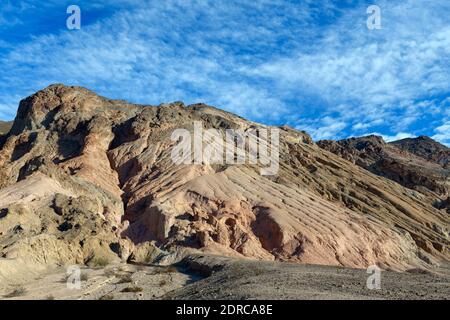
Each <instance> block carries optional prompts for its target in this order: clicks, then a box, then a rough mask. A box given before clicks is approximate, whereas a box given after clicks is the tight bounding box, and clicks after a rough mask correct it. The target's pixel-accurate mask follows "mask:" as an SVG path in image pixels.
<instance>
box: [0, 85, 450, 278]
mask: <svg viewBox="0 0 450 320" xmlns="http://www.w3.org/2000/svg"><path fill="white" fill-rule="evenodd" d="M194 121H201V122H202V124H203V127H204V128H205V130H206V129H208V128H216V129H221V130H225V129H231V128H235V129H237V128H239V129H242V130H250V129H254V128H263V127H264V126H262V125H259V124H256V123H253V122H250V121H246V120H245V119H242V118H240V117H237V116H235V115H233V114H230V113H226V112H224V111H221V110H218V109H216V108H213V107H210V106H207V105H203V104H196V105H190V106H185V105H183V104H182V103H172V104H163V105H160V106H142V105H132V104H129V103H126V102H124V101H116V100H109V99H106V98H103V97H100V96H98V95H96V94H95V93H93V92H91V91H89V90H86V89H83V88H79V87H66V86H63V85H53V86H50V87H48V88H46V89H45V90H42V91H39V92H37V93H36V94H34V95H32V96H30V97H28V98H26V99H25V100H23V101H22V102H21V103H20V106H19V110H18V113H17V117H16V119H15V121H14V125H13V127H12V129H11V131H10V133H9V134H8V135H7V136H6V137H5V138H4V139H3V140H2V142H1V144H0V209H1V214H0V257H3V258H4V259H0V276H1V275H2V272H3V275H5V274H7V272H8V271H7V270H12V269H13V268H12V267H11V264H13V263H18V262H20V264H21V265H22V266H25V267H26V266H27V265H31V264H33V265H39V266H48V265H55V264H59V265H61V264H67V263H87V264H102V263H105V261H113V260H115V259H123V260H126V259H128V258H129V257H134V258H133V259H140V260H142V259H145V258H142V257H146V256H152V255H153V251H154V246H153V244H154V245H156V246H158V247H159V248H160V249H163V250H166V251H171V252H174V254H179V253H180V252H184V251H192V250H199V251H204V252H209V253H216V254H220V255H226V256H234V257H248V258H255V259H263V260H282V261H293V262H302V263H315V264H327V265H341V266H350V267H367V266H369V265H372V264H375V263H377V264H378V265H380V266H382V267H384V268H390V269H394V270H405V269H408V268H411V267H423V268H428V267H430V266H431V265H432V264H435V263H438V262H439V261H441V260H448V259H449V251H448V244H449V234H448V227H449V216H448V214H447V213H446V212H445V211H443V210H439V209H438V208H436V207H434V206H432V205H431V203H432V202H433V200H434V198H433V197H432V196H431V195H430V194H428V193H420V192H417V191H414V190H410V189H407V188H405V187H404V186H402V185H400V184H398V183H395V182H393V181H391V180H389V179H386V178H384V177H380V176H377V175H374V174H372V173H370V172H369V171H367V170H365V169H363V168H361V167H360V166H357V165H354V164H352V163H350V162H348V161H346V160H344V159H342V158H341V157H340V156H337V155H335V154H333V153H331V152H328V151H326V150H324V149H322V148H320V147H318V146H317V145H315V144H314V143H313V142H312V140H311V138H310V137H309V136H308V135H307V134H306V133H305V132H299V131H296V130H293V129H290V128H288V127H282V128H280V148H279V153H280V164H279V172H278V174H277V175H276V176H263V175H261V174H260V170H259V168H258V167H257V166H255V165H250V164H240V165H210V164H176V163H174V162H173V161H172V158H171V153H172V151H173V147H174V145H175V144H176V142H174V141H173V140H172V139H171V136H172V133H173V132H174V130H176V129H179V128H185V129H186V130H188V131H192V130H193V123H194ZM380 144H382V145H384V144H383V143H382V142H381V141H380ZM373 148H378V147H377V146H374V147H373ZM436 166H438V165H436ZM147 247H149V248H153V249H148V250H149V253H148V254H146V253H145V252H143V250H144V251H145V250H147V249H145V248H147ZM158 255H159V254H158ZM5 258H7V259H5ZM2 264H3V265H2ZM6 265H9V266H10V267H9V268H7V267H6ZM2 270H3V271H2ZM5 270H6V271H5ZM10 272H12V271H10Z"/></svg>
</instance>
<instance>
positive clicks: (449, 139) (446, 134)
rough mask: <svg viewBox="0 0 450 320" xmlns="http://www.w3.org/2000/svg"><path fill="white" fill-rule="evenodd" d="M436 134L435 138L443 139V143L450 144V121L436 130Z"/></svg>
mask: <svg viewBox="0 0 450 320" xmlns="http://www.w3.org/2000/svg"><path fill="white" fill-rule="evenodd" d="M434 132H435V135H434V136H432V138H433V139H434V140H437V141H441V142H442V143H444V144H446V145H447V146H450V121H447V122H445V123H444V124H442V125H441V126H439V127H437V128H436V129H435V130H434Z"/></svg>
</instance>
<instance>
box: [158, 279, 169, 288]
mask: <svg viewBox="0 0 450 320" xmlns="http://www.w3.org/2000/svg"><path fill="white" fill-rule="evenodd" d="M166 284H167V281H166V280H164V279H163V280H161V281H160V282H159V286H160V287H164V286H165V285H166Z"/></svg>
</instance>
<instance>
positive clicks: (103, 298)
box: [99, 294, 114, 300]
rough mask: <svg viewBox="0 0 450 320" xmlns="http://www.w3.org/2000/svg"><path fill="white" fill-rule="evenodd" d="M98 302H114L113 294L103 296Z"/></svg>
mask: <svg viewBox="0 0 450 320" xmlns="http://www.w3.org/2000/svg"><path fill="white" fill-rule="evenodd" d="M99 300H114V295H113V294H105V295H104V296H103V297H101V298H100V299H99Z"/></svg>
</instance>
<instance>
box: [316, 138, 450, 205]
mask: <svg viewBox="0 0 450 320" xmlns="http://www.w3.org/2000/svg"><path fill="white" fill-rule="evenodd" d="M317 144H318V145H319V146H320V147H321V148H323V149H325V150H328V151H331V152H333V153H334V154H337V155H339V156H341V157H343V158H344V159H346V160H349V161H351V162H353V163H355V164H357V165H359V166H360V167H363V168H365V169H367V170H369V171H371V172H372V173H375V174H377V175H379V176H383V177H386V178H388V179H391V180H394V181H396V182H398V183H400V184H401V185H403V186H405V187H407V188H410V189H416V190H418V191H421V192H425V193H427V192H432V193H434V194H436V195H438V196H443V197H445V196H448V194H449V191H450V169H449V168H448V167H447V166H448V163H449V160H450V153H449V149H448V148H447V147H446V146H444V145H442V144H440V143H438V142H436V141H434V140H433V139H431V138H428V137H419V138H415V139H404V140H400V141H395V142H391V143H385V142H384V140H383V139H382V138H381V137H379V136H374V135H371V136H366V137H359V138H349V139H344V140H340V141H332V140H323V141H319V142H318V143H317Z"/></svg>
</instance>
